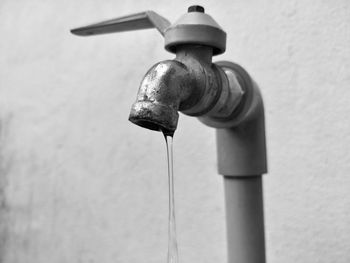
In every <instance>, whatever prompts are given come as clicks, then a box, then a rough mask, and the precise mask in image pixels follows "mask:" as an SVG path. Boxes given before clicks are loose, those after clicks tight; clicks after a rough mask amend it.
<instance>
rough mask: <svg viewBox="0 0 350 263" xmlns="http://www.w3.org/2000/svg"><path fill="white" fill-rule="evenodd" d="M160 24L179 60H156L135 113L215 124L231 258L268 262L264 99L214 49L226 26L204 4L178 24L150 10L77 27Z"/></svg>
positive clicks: (155, 119) (152, 124) (160, 124)
mask: <svg viewBox="0 0 350 263" xmlns="http://www.w3.org/2000/svg"><path fill="white" fill-rule="evenodd" d="M146 28H156V29H157V30H158V31H159V32H160V33H161V35H162V36H163V37H164V39H165V49H166V50H167V51H169V52H171V53H174V54H175V55H176V57H175V58H174V59H173V60H164V61H161V62H159V63H156V64H155V65H154V66H153V67H151V69H149V70H148V72H147V73H146V75H145V76H144V78H143V79H142V81H141V85H140V87H139V91H138V93H137V98H136V101H135V103H134V104H133V105H132V107H131V111H130V115H129V120H130V121H131V122H132V123H134V124H136V125H139V126H141V127H143V128H147V129H151V130H155V131H162V132H163V133H164V134H166V135H170V136H172V135H173V134H174V132H175V130H176V128H177V124H178V117H179V113H178V112H181V113H183V114H185V115H188V116H194V117H197V118H198V119H199V120H200V121H201V122H202V123H204V124H205V125H207V126H209V127H213V128H216V140H217V156H218V173H219V174H221V175H223V178H224V191H225V202H226V217H227V219H226V221H227V243H228V244H227V248H228V262H229V263H236V262H239V263H258V262H259V263H264V262H265V237H264V216H263V193H262V175H263V174H265V173H267V161H266V142H265V124H264V106H263V100H262V97H261V94H260V90H259V87H258V85H257V84H256V83H255V81H254V80H253V79H252V78H251V76H250V75H249V74H248V73H247V71H246V70H245V69H244V68H243V67H241V66H240V65H238V64H236V63H233V62H228V61H220V62H216V63H213V62H212V57H213V56H215V55H219V54H222V53H224V52H225V50H226V33H225V32H224V30H223V29H222V28H221V27H220V26H219V25H218V23H217V22H216V21H215V20H214V19H213V18H212V17H211V16H210V15H208V14H206V13H205V12H204V8H203V7H201V6H190V7H189V8H188V12H187V13H185V14H184V15H182V16H181V17H180V18H179V19H178V20H177V21H176V22H175V23H174V24H171V23H170V22H169V21H168V20H167V19H165V18H164V17H162V16H160V15H159V14H157V13H155V12H153V11H146V12H142V13H137V14H133V15H129V16H124V17H120V18H117V19H112V20H107V21H105V22H101V23H97V24H92V25H88V26H85V27H80V28H76V29H73V30H71V32H72V33H73V34H76V35H79V36H89V35H96V34H106V33H114V32H122V31H131V30H138V29H146Z"/></svg>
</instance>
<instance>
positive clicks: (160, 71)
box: [129, 60, 192, 134]
mask: <svg viewBox="0 0 350 263" xmlns="http://www.w3.org/2000/svg"><path fill="white" fill-rule="evenodd" d="M191 83H192V80H191V76H190V73H189V71H188V69H187V67H186V66H185V65H184V64H183V63H181V62H179V61H176V60H166V61H162V62H159V63H157V64H156V65H154V66H153V67H152V68H151V69H150V70H149V71H148V72H147V73H146V75H145V77H144V78H143V80H142V82H141V85H140V88H139V91H138V94H137V98H136V102H135V103H134V104H133V105H132V107H131V112H130V115H129V120H130V121H131V122H133V123H134V124H136V125H139V126H141V127H144V128H147V129H151V130H156V131H163V132H164V133H168V134H173V133H174V131H175V130H176V127H177V122H178V118H179V114H178V110H179V107H180V104H181V102H182V101H185V100H186V99H187V97H188V96H189V94H190V87H191Z"/></svg>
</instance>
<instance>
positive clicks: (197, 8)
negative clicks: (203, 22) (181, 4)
mask: <svg viewBox="0 0 350 263" xmlns="http://www.w3.org/2000/svg"><path fill="white" fill-rule="evenodd" d="M187 12H188V13H191V12H200V13H204V7H203V6H200V5H191V6H190V7H189V8H188V10H187Z"/></svg>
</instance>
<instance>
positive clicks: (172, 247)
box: [164, 133, 179, 263]
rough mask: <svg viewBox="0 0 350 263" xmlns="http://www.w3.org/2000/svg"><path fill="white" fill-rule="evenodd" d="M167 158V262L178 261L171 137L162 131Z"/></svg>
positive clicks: (174, 262)
mask: <svg viewBox="0 0 350 263" xmlns="http://www.w3.org/2000/svg"><path fill="white" fill-rule="evenodd" d="M164 138H165V142H166V149H167V158H168V178H169V225H168V263H178V261H179V255H178V250H177V240H176V224H175V202H174V171H173V137H172V135H167V134H166V133H164Z"/></svg>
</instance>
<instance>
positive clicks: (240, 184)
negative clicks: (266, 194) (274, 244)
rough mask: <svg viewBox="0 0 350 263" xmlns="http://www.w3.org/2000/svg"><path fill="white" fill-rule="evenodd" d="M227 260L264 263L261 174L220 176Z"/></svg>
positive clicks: (231, 261) (230, 261)
mask: <svg viewBox="0 0 350 263" xmlns="http://www.w3.org/2000/svg"><path fill="white" fill-rule="evenodd" d="M224 189H225V201H226V219H227V249H228V251H227V252H228V263H265V236H264V212H263V190H262V176H260V175H255V176H254V175H253V176H245V177H231V176H224Z"/></svg>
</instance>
